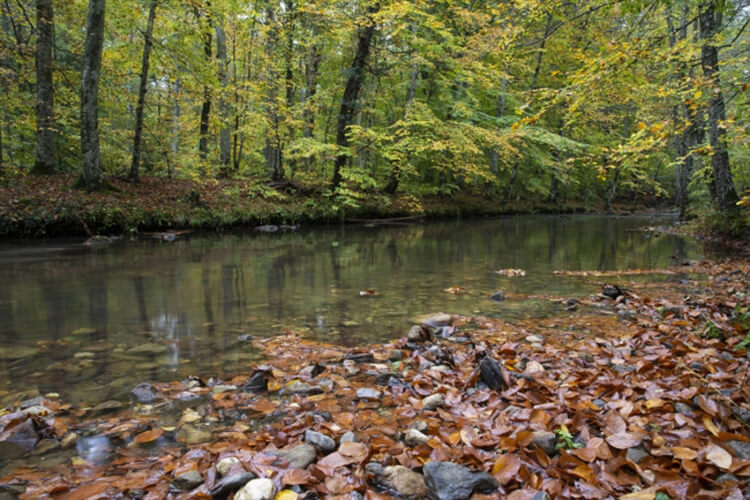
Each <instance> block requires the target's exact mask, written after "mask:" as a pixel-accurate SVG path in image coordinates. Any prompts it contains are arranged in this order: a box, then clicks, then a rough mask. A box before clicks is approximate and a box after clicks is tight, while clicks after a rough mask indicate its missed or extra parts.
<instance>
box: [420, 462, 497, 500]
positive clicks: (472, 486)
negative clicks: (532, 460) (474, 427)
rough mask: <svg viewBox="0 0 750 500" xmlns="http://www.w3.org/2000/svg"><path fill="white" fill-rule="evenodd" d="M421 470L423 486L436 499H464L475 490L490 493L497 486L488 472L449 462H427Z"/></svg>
mask: <svg viewBox="0 0 750 500" xmlns="http://www.w3.org/2000/svg"><path fill="white" fill-rule="evenodd" d="M422 470H423V473H424V480H425V486H426V487H427V490H428V492H429V494H430V496H431V497H433V498H435V499H436V500H465V499H467V498H469V497H470V496H471V495H472V493H474V492H475V491H477V492H480V493H491V492H493V491H495V490H496V489H497V487H498V484H497V481H496V480H495V478H493V477H492V476H490V475H489V474H486V473H484V472H472V471H471V470H469V469H467V468H466V467H463V466H461V465H457V464H454V463H450V462H427V463H426V464H425V465H424V467H423V469H422Z"/></svg>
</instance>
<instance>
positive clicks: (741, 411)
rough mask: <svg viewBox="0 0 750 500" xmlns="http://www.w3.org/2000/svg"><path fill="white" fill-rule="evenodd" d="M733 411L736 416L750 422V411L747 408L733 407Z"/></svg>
mask: <svg viewBox="0 0 750 500" xmlns="http://www.w3.org/2000/svg"><path fill="white" fill-rule="evenodd" d="M732 413H734V416H735V417H736V418H737V419H738V420H740V421H742V422H743V423H746V424H750V411H748V410H746V409H745V408H741V407H736V406H733V407H732Z"/></svg>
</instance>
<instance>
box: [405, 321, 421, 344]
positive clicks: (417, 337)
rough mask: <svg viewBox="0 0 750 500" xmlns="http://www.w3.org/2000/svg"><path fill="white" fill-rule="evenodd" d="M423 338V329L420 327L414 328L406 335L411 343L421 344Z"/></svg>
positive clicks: (415, 326)
mask: <svg viewBox="0 0 750 500" xmlns="http://www.w3.org/2000/svg"><path fill="white" fill-rule="evenodd" d="M422 338H423V337H422V327H421V326H419V325H414V326H412V327H411V328H410V329H409V333H407V334H406V339H407V340H409V341H411V342H421V341H422Z"/></svg>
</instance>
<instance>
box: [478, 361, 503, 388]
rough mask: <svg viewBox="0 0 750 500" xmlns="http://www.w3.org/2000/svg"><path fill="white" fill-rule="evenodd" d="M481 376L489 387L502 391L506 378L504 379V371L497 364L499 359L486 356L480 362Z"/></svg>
mask: <svg viewBox="0 0 750 500" xmlns="http://www.w3.org/2000/svg"><path fill="white" fill-rule="evenodd" d="M479 378H480V379H482V382H484V383H485V384H487V387H489V388H490V389H492V390H494V391H501V390H503V388H504V387H505V380H504V379H503V372H502V370H500V366H499V365H498V364H497V361H495V360H494V359H492V358H491V357H489V356H485V358H484V359H483V360H482V361H481V362H480V363H479Z"/></svg>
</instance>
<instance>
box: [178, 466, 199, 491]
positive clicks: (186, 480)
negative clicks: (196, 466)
mask: <svg viewBox="0 0 750 500" xmlns="http://www.w3.org/2000/svg"><path fill="white" fill-rule="evenodd" d="M201 484H203V476H202V475H201V473H200V472H198V471H197V470H191V471H188V472H183V473H182V474H180V475H179V476H176V477H175V478H174V479H172V487H173V488H174V489H176V490H179V491H190V490H192V489H193V488H195V487H197V486H198V485H201Z"/></svg>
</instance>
